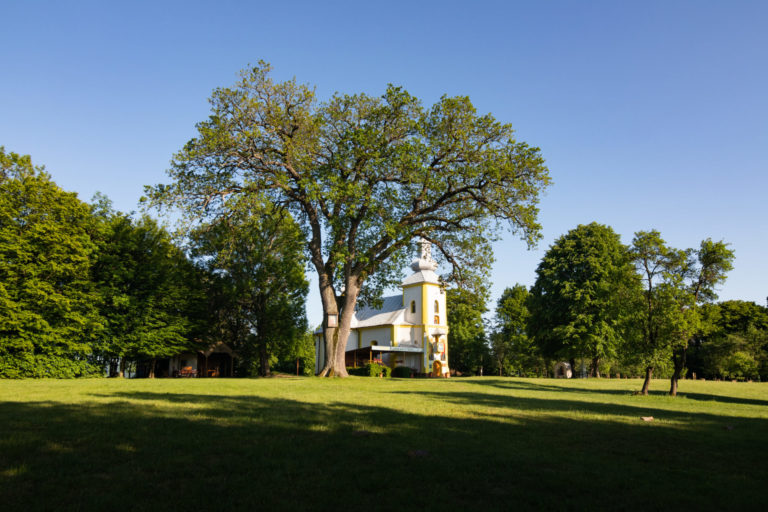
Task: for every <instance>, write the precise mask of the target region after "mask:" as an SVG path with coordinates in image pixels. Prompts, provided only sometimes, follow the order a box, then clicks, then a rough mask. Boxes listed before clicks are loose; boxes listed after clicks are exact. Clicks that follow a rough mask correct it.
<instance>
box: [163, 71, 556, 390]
mask: <svg viewBox="0 0 768 512" xmlns="http://www.w3.org/2000/svg"><path fill="white" fill-rule="evenodd" d="M269 73H270V66H269V65H267V64H266V63H263V62H262V63H260V64H259V66H256V67H254V68H252V69H249V70H246V71H244V72H243V73H242V79H241V80H240V82H238V83H237V85H236V86H235V87H234V88H225V89H217V90H216V91H215V92H214V94H213V96H212V98H211V100H210V102H211V106H212V112H211V116H210V117H209V119H208V120H207V121H204V122H202V123H200V124H198V126H197V128H198V136H197V137H196V138H194V139H192V140H190V141H189V142H188V143H187V144H186V146H185V147H184V149H183V150H182V151H181V152H179V153H178V154H177V155H176V156H175V158H174V160H173V164H172V167H171V170H170V176H171V178H172V180H173V182H172V184H171V185H169V186H166V185H159V186H157V187H155V188H153V189H150V190H149V194H150V198H151V200H152V201H153V203H154V204H166V205H176V206H180V207H181V208H182V211H183V212H185V214H186V215H187V217H188V218H200V217H221V216H226V215H227V214H228V212H229V207H230V205H231V203H230V202H229V201H228V198H229V197H231V196H253V195H259V194H266V195H268V196H269V198H270V199H271V200H272V201H273V202H274V203H275V204H279V205H284V206H285V207H287V208H288V209H289V210H290V211H291V212H292V213H293V215H294V216H295V218H296V219H297V221H298V222H299V223H300V225H301V228H302V233H303V239H304V243H305V249H306V251H307V254H308V255H309V260H310V263H311V265H312V266H313V267H314V268H315V270H316V272H317V275H318V284H319V292H320V298H321V302H322V305H323V313H324V319H323V333H324V339H325V354H326V361H325V364H324V366H323V368H322V370H321V372H320V374H321V375H328V376H332V375H338V376H346V375H347V372H346V368H345V366H344V352H345V347H346V343H347V338H348V336H349V333H350V328H351V322H352V318H353V316H354V312H355V307H356V306H357V302H358V297H360V298H362V299H363V302H370V301H375V300H376V299H377V298H378V297H380V295H381V292H382V290H383V289H385V288H386V287H388V286H391V285H394V284H396V283H397V282H398V281H400V280H401V278H402V275H401V271H402V268H403V266H404V263H405V261H406V259H407V257H408V254H409V247H410V245H411V244H412V242H413V241H414V240H415V239H416V238H419V237H421V238H424V239H426V240H429V241H431V242H432V243H433V244H434V245H435V246H436V247H437V251H438V253H439V254H438V258H439V259H441V260H442V261H444V262H447V263H448V264H450V265H451V268H452V275H451V276H450V277H451V278H452V280H453V281H457V282H471V281H472V279H468V277H470V276H468V274H470V273H471V271H472V270H474V271H476V272H479V273H481V274H482V273H483V272H485V271H487V269H488V268H489V265H490V262H491V256H492V251H491V241H492V240H493V238H494V236H495V235H496V234H497V233H498V232H499V228H500V227H502V226H503V225H507V226H508V227H509V228H510V229H511V230H512V231H513V232H515V233H517V234H519V235H520V236H521V237H522V238H523V239H524V240H526V242H528V244H529V245H530V244H533V243H535V242H536V241H537V240H538V238H539V236H540V235H539V225H538V223H537V222H536V217H537V213H538V210H537V208H536V204H537V201H538V196H539V192H540V191H541V190H542V189H544V188H545V187H546V186H547V185H548V184H549V182H550V179H549V175H548V171H547V168H546V167H545V166H544V161H543V159H542V157H541V154H540V152H539V149H538V148H535V147H531V146H529V145H527V144H526V143H523V142H518V141H516V140H515V139H514V137H513V130H512V127H511V126H510V125H508V124H502V123H499V122H498V121H496V120H495V119H494V118H493V117H492V116H491V115H478V114H477V112H476V111H475V108H474V107H473V106H472V104H471V103H470V101H469V99H468V98H466V97H457V98H448V97H443V98H441V99H440V100H439V101H438V102H437V103H436V104H435V105H433V106H432V107H431V108H428V109H425V108H424V107H423V106H422V105H421V103H420V101H419V100H418V99H417V98H415V97H413V96H411V95H410V94H408V93H407V92H406V91H404V90H403V89H402V88H399V87H394V86H389V87H387V90H386V92H385V93H384V94H383V95H382V96H381V97H372V96H368V95H365V94H355V95H341V94H336V95H334V96H333V97H332V98H331V99H330V100H329V101H327V102H324V103H318V102H317V100H316V99H315V94H314V91H313V90H312V89H311V88H310V87H308V86H306V85H299V84H297V83H296V81H295V80H289V81H286V82H280V83H276V82H275V81H273V80H272V78H271V77H270V75H269ZM329 319H333V320H337V323H332V322H329Z"/></svg>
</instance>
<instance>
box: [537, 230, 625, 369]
mask: <svg viewBox="0 0 768 512" xmlns="http://www.w3.org/2000/svg"><path fill="white" fill-rule="evenodd" d="M536 275H537V277H536V282H535V284H534V286H533V288H532V289H531V300H530V303H529V304H530V312H531V318H530V321H529V323H528V325H529V332H530V334H531V335H532V336H533V337H534V339H535V342H536V344H537V347H538V348H539V350H541V352H542V354H543V355H544V356H545V357H547V358H554V357H559V358H565V359H574V358H575V357H587V358H589V359H590V360H591V362H592V370H591V371H592V375H594V376H597V377H599V376H600V372H599V364H600V360H601V359H603V358H605V357H614V356H615V355H616V353H617V348H618V347H619V345H620V343H622V340H623V333H624V331H625V330H626V329H627V326H628V325H629V322H628V319H629V317H630V315H631V313H632V309H631V308H630V307H629V306H630V305H631V304H634V301H635V300H636V296H637V293H638V291H639V288H638V287H639V281H638V279H637V275H636V274H635V272H634V267H633V265H632V261H631V259H630V256H629V251H628V248H627V247H626V246H625V245H623V244H622V243H621V241H620V238H619V235H617V234H616V233H615V232H614V231H613V229H611V228H610V227H608V226H604V225H602V224H597V223H595V222H593V223H592V224H588V225H579V226H578V227H576V228H575V229H573V230H571V231H569V232H568V233H567V234H565V235H563V236H561V237H560V238H558V239H557V240H556V241H555V243H554V244H553V245H552V247H550V248H549V250H548V251H547V253H546V254H545V255H544V258H543V259H542V261H541V263H540V264H539V266H538V268H537V270H536Z"/></svg>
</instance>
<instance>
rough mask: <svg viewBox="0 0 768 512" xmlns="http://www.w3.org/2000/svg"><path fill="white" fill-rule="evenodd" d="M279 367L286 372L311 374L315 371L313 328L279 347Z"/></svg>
mask: <svg viewBox="0 0 768 512" xmlns="http://www.w3.org/2000/svg"><path fill="white" fill-rule="evenodd" d="M276 367H277V368H279V369H280V371H283V372H286V373H296V374H297V375H305V376H310V375H313V374H314V372H315V337H314V334H313V333H312V331H311V330H307V331H306V332H305V333H304V335H303V336H296V337H294V338H293V339H290V340H288V342H287V343H283V344H282V345H280V346H279V347H278V352H277V365H276Z"/></svg>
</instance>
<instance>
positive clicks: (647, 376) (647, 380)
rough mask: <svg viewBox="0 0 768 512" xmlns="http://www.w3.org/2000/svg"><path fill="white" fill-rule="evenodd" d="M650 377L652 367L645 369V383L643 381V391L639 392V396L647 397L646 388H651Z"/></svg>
mask: <svg viewBox="0 0 768 512" xmlns="http://www.w3.org/2000/svg"><path fill="white" fill-rule="evenodd" d="M652 375H653V366H649V367H647V368H646V369H645V381H643V389H641V390H640V394H641V395H648V388H649V387H650V386H651V376H652Z"/></svg>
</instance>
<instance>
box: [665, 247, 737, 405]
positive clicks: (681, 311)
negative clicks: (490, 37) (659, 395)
mask: <svg viewBox="0 0 768 512" xmlns="http://www.w3.org/2000/svg"><path fill="white" fill-rule="evenodd" d="M685 253H686V255H687V256H688V257H687V258H677V259H676V261H675V262H674V265H673V266H672V268H671V271H670V274H671V280H670V282H671V283H672V284H673V286H674V289H675V291H676V293H675V300H676V302H677V305H678V308H677V322H676V323H677V325H678V329H677V333H678V334H677V337H676V339H677V340H678V341H677V343H675V345H674V349H673V352H672V363H673V365H674V373H673V374H672V378H671V379H670V388H669V394H670V395H672V396H676V395H677V386H678V380H679V379H680V376H681V375H682V372H683V369H684V368H685V365H686V356H687V351H688V346H689V345H690V343H691V340H692V339H693V337H694V335H695V334H696V332H697V331H700V330H701V328H702V325H701V315H700V311H699V306H700V305H701V304H704V303H708V302H712V301H714V300H716V299H717V294H716V293H715V289H716V287H717V286H718V285H720V284H722V283H723V282H725V280H726V278H727V273H728V272H729V271H730V270H731V269H732V268H733V257H734V256H733V251H732V250H730V249H728V244H726V243H725V242H722V241H720V242H713V241H712V240H711V239H709V238H708V239H706V240H703V241H702V242H701V244H700V245H699V248H698V249H695V250H694V249H689V250H687V251H685Z"/></svg>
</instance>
